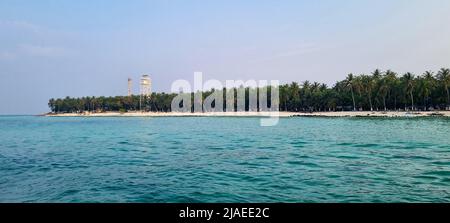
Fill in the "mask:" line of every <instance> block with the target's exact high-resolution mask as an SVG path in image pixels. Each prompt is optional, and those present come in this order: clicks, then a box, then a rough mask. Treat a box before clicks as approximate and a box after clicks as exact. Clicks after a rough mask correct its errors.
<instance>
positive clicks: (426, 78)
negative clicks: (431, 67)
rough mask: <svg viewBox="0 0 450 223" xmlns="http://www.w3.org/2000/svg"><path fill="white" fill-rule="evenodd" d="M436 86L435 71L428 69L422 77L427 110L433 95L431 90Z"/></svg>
mask: <svg viewBox="0 0 450 223" xmlns="http://www.w3.org/2000/svg"><path fill="white" fill-rule="evenodd" d="M434 86H435V79H434V74H433V72H431V71H426V72H425V73H424V74H423V77H422V91H423V97H424V105H425V109H426V110H428V100H429V98H430V95H431V90H432V89H433V88H434Z"/></svg>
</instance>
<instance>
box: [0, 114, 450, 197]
mask: <svg viewBox="0 0 450 223" xmlns="http://www.w3.org/2000/svg"><path fill="white" fill-rule="evenodd" d="M10 120H13V121H14V123H13V124H11V123H10V122H11V121H10ZM55 120H56V119H43V118H39V117H13V118H7V119H4V118H3V119H2V118H1V117H0V126H2V128H0V142H1V143H0V188H1V190H0V201H1V200H8V201H12V202H24V201H33V202H45V201H49V200H51V201H53V202H74V201H76V202H104V201H110V202H120V201H124V202H135V201H137V202H258V201H262V202H302V201H309V202H372V201H376V202H409V201H414V202H441V201H444V202H450V196H449V194H450V146H449V145H450V135H449V133H450V125H448V121H442V120H440V119H438V120H432V121H430V120H427V119H424V120H422V119H418V120H416V121H414V123H413V124H412V123H411V120H408V119H405V120H403V119H399V120H397V119H394V120H392V122H395V123H394V124H392V123H391V122H390V121H389V122H387V121H382V123H381V124H380V120H379V119H321V118H317V119H307V118H293V119H286V120H285V121H283V122H280V125H279V126H276V127H274V128H273V129H270V128H269V129H267V128H261V129H259V127H258V129H255V128H254V127H255V126H258V125H257V124H255V123H256V122H254V121H255V120H257V119H245V118H241V119H236V118H202V119H201V120H200V119H197V118H158V119H141V118H129V119H121V118H102V119H95V118H93V119H88V120H85V119H82V118H79V119H78V118H77V119H73V118H72V119H71V118H67V119H66V118H61V119H58V121H55ZM71 120H72V121H71ZM74 120H76V121H75V122H74ZM249 120H250V121H249ZM18 123H24V124H20V125H19V124H18ZM49 123H51V124H50V125H49ZM99 123H100V124H99ZM180 123H181V124H180ZM30 125H31V126H35V127H36V128H38V127H40V125H45V126H44V127H45V128H46V131H48V133H49V134H43V133H42V132H39V131H30V129H29V126H30ZM437 125H439V128H437V127H436V126H437ZM27 126H28V127H27ZM178 126H189V131H179V129H176V128H175V127H178ZM374 126H375V128H374ZM399 126H400V127H401V128H399ZM406 126H407V128H406ZM380 128H383V129H382V131H380ZM343 129H345V131H343ZM87 131H88V133H87ZM18 136H20V137H18ZM155 138H157V140H155ZM86 140H88V141H86ZM144 151H146V152H147V153H142V152H144ZM52 164H56V165H52ZM93 188H95V190H94V189H93Z"/></svg>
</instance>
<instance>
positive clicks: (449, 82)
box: [437, 68, 450, 106]
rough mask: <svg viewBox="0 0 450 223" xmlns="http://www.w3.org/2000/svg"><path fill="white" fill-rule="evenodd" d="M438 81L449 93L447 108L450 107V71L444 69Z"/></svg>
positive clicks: (440, 72) (439, 73) (439, 74)
mask: <svg viewBox="0 0 450 223" xmlns="http://www.w3.org/2000/svg"><path fill="white" fill-rule="evenodd" d="M437 78H438V80H439V81H440V82H441V83H442V85H444V88H445V91H446V92H447V106H449V105H450V93H449V89H448V88H449V87H450V69H447V68H442V69H441V70H440V71H439V72H438V74H437Z"/></svg>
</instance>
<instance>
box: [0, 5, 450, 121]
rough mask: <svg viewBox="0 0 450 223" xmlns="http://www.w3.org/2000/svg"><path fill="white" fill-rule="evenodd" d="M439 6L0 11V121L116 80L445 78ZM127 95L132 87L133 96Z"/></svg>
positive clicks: (448, 53)
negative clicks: (430, 73)
mask: <svg viewBox="0 0 450 223" xmlns="http://www.w3.org/2000/svg"><path fill="white" fill-rule="evenodd" d="M449 11H450V1H448V0H372V1H369V0H344V1H336V0H328V1H325V0H316V1H313V0H309V1H301V0H296V1H273V0H271V1H261V0H254V1H242V0H240V1H231V0H226V1H225V0H224V1H221V0H214V1H206V0H203V1H193V0H183V1H182V0H179V1H171V0H168V1H151V0H148V1H138V0H128V1H126V0H122V1H111V0H103V1H99V0H89V1H88V0H84V1H83V0H77V1H69V0H67V1H63V0H52V1H50V0H34V1H33V0H0V106H1V107H0V114H36V113H41V112H46V111H48V108H47V101H48V99H49V98H51V97H55V98H56V97H65V96H67V95H69V96H100V95H106V96H109V95H124V94H126V92H127V89H126V88H127V84H126V81H127V78H128V77H132V78H134V79H137V78H138V77H139V75H141V74H144V73H147V74H151V76H152V79H153V82H154V90H156V91H168V90H169V89H170V84H171V83H172V82H173V81H174V80H176V79H188V80H190V79H192V77H193V72H194V71H202V72H204V74H205V76H206V77H207V78H217V79H220V80H226V79H244V80H245V79H251V78H254V79H269V80H270V79H278V80H280V81H282V82H291V81H298V82H301V81H304V80H306V79H308V80H311V81H321V82H325V83H328V84H332V83H334V82H335V81H336V80H340V79H343V78H344V77H345V76H346V74H347V73H350V72H353V73H368V72H371V71H372V70H374V69H375V68H381V69H394V70H396V71H398V72H406V71H412V72H415V73H421V72H423V71H425V70H437V69H438V68H440V67H450V25H448V23H449V22H450V13H449ZM135 90H136V91H137V86H135Z"/></svg>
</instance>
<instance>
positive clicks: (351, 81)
mask: <svg viewBox="0 0 450 223" xmlns="http://www.w3.org/2000/svg"><path fill="white" fill-rule="evenodd" d="M354 80H355V79H354V77H353V74H349V75H347V79H345V86H346V87H347V88H350V91H351V92H352V100H353V111H356V101H355V93H354V90H353V84H354Z"/></svg>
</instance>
